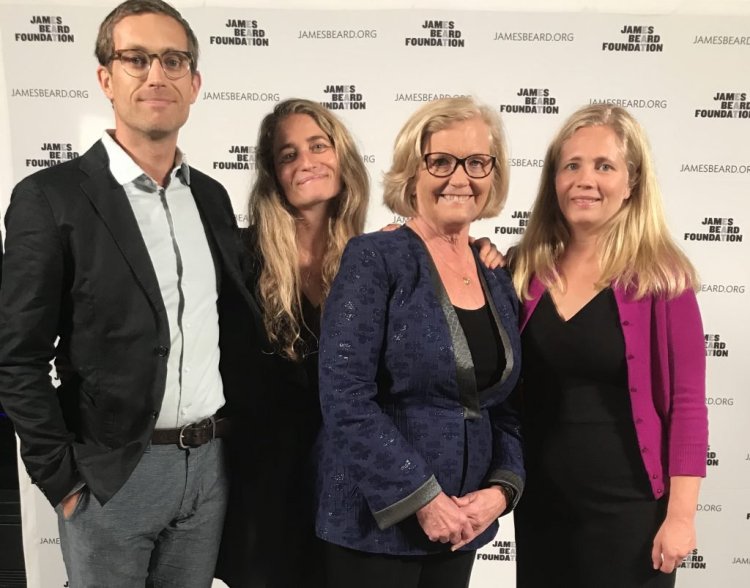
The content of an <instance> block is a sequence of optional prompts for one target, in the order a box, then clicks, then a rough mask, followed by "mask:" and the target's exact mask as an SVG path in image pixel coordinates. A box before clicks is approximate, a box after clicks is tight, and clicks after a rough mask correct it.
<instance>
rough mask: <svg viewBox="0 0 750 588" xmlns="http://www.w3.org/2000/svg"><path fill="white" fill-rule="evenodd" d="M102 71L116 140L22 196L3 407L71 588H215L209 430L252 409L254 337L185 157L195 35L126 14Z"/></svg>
mask: <svg viewBox="0 0 750 588" xmlns="http://www.w3.org/2000/svg"><path fill="white" fill-rule="evenodd" d="M96 56H97V58H98V60H99V64H100V65H99V67H98V69H97V75H98V79H99V83H100V85H101V88H102V90H103V92H104V94H105V95H106V96H107V98H108V99H109V100H110V102H111V103H112V108H113V112H114V118H115V128H114V130H112V131H107V132H105V133H104V134H103V136H102V138H101V140H100V141H98V142H97V143H96V144H95V145H94V146H93V147H92V148H91V149H90V150H89V151H88V152H86V153H85V154H84V155H83V156H81V157H80V158H77V159H76V160H73V161H71V162H68V163H64V164H61V165H59V166H56V167H54V168H49V169H45V170H42V171H40V172H38V173H35V174H33V175H31V176H29V177H28V178H26V179H25V180H23V181H22V182H21V183H20V184H18V186H16V188H15V190H14V191H13V196H12V200H11V204H10V207H9V209H8V213H7V219H6V222H7V231H8V234H7V242H6V244H7V248H6V249H7V251H6V254H5V255H6V260H5V268H4V270H5V276H4V278H5V279H4V282H3V285H2V288H1V289H0V324H2V325H3V327H2V329H1V330H0V393H1V395H2V402H3V406H4V407H5V408H6V410H7V412H8V414H9V415H10V416H11V418H12V420H13V421H14V424H15V427H16V430H17V432H18V435H19V437H20V439H21V453H22V456H23V459H24V462H25V464H26V468H27V470H28V472H29V474H30V476H31V478H32V480H33V482H34V483H35V484H37V485H38V487H39V488H40V489H41V491H42V492H43V493H44V494H45V495H46V497H47V498H48V500H49V501H50V502H51V503H52V504H53V505H54V506H55V508H56V510H57V513H58V518H59V525H60V538H61V546H62V550H63V556H64V559H65V565H66V568H67V571H68V574H69V577H70V583H71V585H72V586H76V587H84V586H99V587H100V586H107V587H108V588H115V587H128V588H130V587H132V586H143V585H144V584H147V585H158V586H167V585H169V586H180V587H181V588H185V587H204V586H210V584H211V578H212V576H213V570H214V563H215V559H216V553H217V550H218V546H219V540H220V535H221V528H222V522H223V518H224V510H225V506H226V494H227V484H226V477H225V472H224V461H223V457H222V441H221V438H222V437H224V436H225V435H226V434H227V432H228V426H227V421H226V419H224V418H222V415H221V414H220V411H221V409H222V408H223V407H224V406H225V401H226V399H228V398H230V397H232V396H233V391H235V390H238V388H240V387H242V389H241V392H244V393H245V394H247V393H248V390H247V389H246V386H247V383H246V381H245V380H244V379H243V378H242V375H243V371H242V370H241V369H240V366H242V367H243V368H244V367H245V364H246V362H245V364H243V363H242V362H243V361H244V358H245V357H247V356H249V350H248V348H249V346H250V345H251V344H253V343H254V341H251V340H250V338H251V337H254V335H255V333H256V332H257V331H256V326H257V325H258V323H257V322H256V321H259V320H260V318H259V314H258V312H257V307H255V305H254V303H253V302H252V300H251V299H250V297H249V295H248V294H247V293H246V292H245V289H244V287H243V283H242V277H241V274H240V266H239V248H238V246H237V242H236V230H235V229H236V226H235V221H234V216H233V214H232V210H231V205H230V202H229V199H228V196H227V193H226V191H225V190H224V189H223V188H222V187H221V186H220V185H219V184H218V183H217V182H215V181H214V180H212V179H210V178H208V177H207V176H205V175H203V174H202V173H200V172H198V171H197V170H195V169H193V168H190V167H188V165H187V163H186V162H185V158H184V156H183V154H182V153H181V152H180V150H179V149H177V137H178V132H179V129H180V128H181V127H182V125H183V124H184V123H185V122H186V120H187V118H188V113H189V110H190V105H191V104H192V103H193V102H194V101H195V99H196V97H197V96H198V91H199V89H200V85H201V77H200V74H199V73H198V71H197V61H198V43H197V40H196V37H195V35H194V33H193V31H192V30H191V29H190V26H189V25H188V23H187V22H186V21H185V20H184V19H183V18H182V16H181V15H180V14H179V12H177V11H176V10H175V9H174V8H172V7H171V6H170V5H169V4H166V3H165V2H162V1H161V0H128V1H126V2H124V3H122V4H120V5H119V6H118V7H117V8H115V9H114V11H112V13H110V14H109V16H107V17H106V19H105V20H104V22H103V23H102V25H101V27H100V30H99V36H98V38H97V42H96ZM56 340H57V343H56ZM53 359H54V362H55V367H56V369H57V373H58V375H59V378H60V382H61V385H60V386H59V388H57V389H54V388H53V386H52V384H51V382H50V377H49V371H50V366H49V362H50V361H51V360H53Z"/></svg>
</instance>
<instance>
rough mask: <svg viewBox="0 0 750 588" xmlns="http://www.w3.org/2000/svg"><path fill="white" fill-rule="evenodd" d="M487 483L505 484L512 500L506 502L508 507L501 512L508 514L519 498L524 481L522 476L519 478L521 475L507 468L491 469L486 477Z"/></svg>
mask: <svg viewBox="0 0 750 588" xmlns="http://www.w3.org/2000/svg"><path fill="white" fill-rule="evenodd" d="M487 485H488V486H493V485H498V486H505V487H506V488H508V489H509V490H510V491H511V493H512V495H513V501H512V502H511V503H510V504H508V507H507V508H506V509H505V512H504V513H503V514H508V513H509V512H510V511H512V510H513V509H514V508H516V505H517V504H518V501H519V500H521V495H522V494H523V487H524V483H523V478H521V476H519V475H518V474H514V473H513V472H511V471H508V470H493V471H492V472H490V475H489V476H488V477H487Z"/></svg>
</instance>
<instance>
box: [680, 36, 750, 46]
mask: <svg viewBox="0 0 750 588" xmlns="http://www.w3.org/2000/svg"><path fill="white" fill-rule="evenodd" d="M693 45H746V46H747V45H750V37H749V36H741V35H695V38H694V39H693Z"/></svg>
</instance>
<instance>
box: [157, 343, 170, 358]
mask: <svg viewBox="0 0 750 588" xmlns="http://www.w3.org/2000/svg"><path fill="white" fill-rule="evenodd" d="M156 353H158V354H159V357H167V355H169V347H165V346H164V345H159V347H158V348H157V349H156Z"/></svg>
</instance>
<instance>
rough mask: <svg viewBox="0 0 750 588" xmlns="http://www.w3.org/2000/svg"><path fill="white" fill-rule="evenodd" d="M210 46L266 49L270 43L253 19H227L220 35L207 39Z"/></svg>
mask: <svg viewBox="0 0 750 588" xmlns="http://www.w3.org/2000/svg"><path fill="white" fill-rule="evenodd" d="M208 42H209V43H210V44H211V45H242V46H245V47H268V46H269V44H270V42H269V40H268V35H267V33H266V31H265V29H263V28H261V27H260V26H259V25H258V21H257V20H255V19H245V18H229V19H227V21H226V22H225V23H224V29H223V30H222V31H221V33H219V34H216V35H211V36H210V37H209V38H208Z"/></svg>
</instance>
